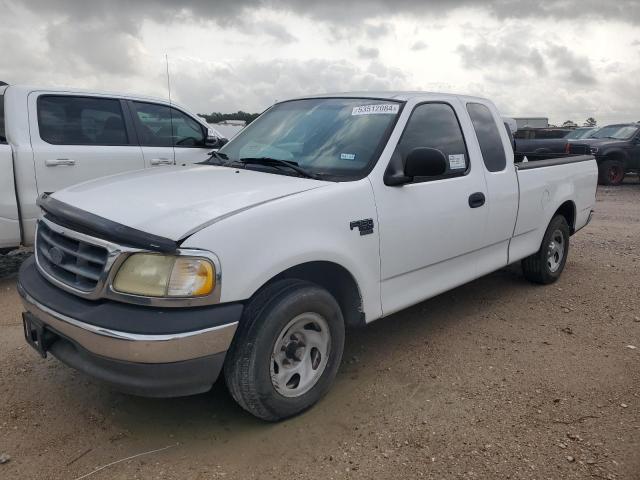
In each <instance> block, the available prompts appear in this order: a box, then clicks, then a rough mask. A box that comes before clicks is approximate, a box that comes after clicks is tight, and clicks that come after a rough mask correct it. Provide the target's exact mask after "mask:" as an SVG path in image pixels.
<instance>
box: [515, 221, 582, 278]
mask: <svg viewBox="0 0 640 480" xmlns="http://www.w3.org/2000/svg"><path fill="white" fill-rule="evenodd" d="M569 234H570V232H569V225H568V224H567V220H566V219H565V218H564V217H563V216H562V215H556V216H555V217H553V219H552V220H551V222H550V223H549V226H548V227H547V231H546V232H545V234H544V237H543V238H542V245H540V250H538V251H537V252H536V253H534V254H533V255H530V256H528V257H527V258H525V259H524V260H522V271H523V273H524V276H525V278H526V279H527V280H529V281H530V282H534V283H540V284H543V285H547V284H549V283H553V282H555V281H556V280H557V279H558V278H560V274H561V273H562V270H564V265H565V263H566V262H567V255H568V254H569Z"/></svg>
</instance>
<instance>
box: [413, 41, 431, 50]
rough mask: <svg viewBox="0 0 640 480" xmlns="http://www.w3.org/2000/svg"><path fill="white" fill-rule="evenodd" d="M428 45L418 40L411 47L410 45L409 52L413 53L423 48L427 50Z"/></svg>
mask: <svg viewBox="0 0 640 480" xmlns="http://www.w3.org/2000/svg"><path fill="white" fill-rule="evenodd" d="M428 46H429V45H427V44H426V43H424V42H423V41H422V40H418V41H417V42H415V43H414V44H413V45H411V50H413V51H419V50H424V49H425V48H427V47H428Z"/></svg>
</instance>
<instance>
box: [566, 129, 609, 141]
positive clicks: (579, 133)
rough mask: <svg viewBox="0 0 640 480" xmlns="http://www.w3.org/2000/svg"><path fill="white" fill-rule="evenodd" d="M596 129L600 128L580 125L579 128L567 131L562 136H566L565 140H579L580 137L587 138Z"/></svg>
mask: <svg viewBox="0 0 640 480" xmlns="http://www.w3.org/2000/svg"><path fill="white" fill-rule="evenodd" d="M598 130H600V128H599V127H580V128H576V129H575V130H573V131H572V132H569V133H568V134H567V135H566V136H565V137H564V138H566V139H567V140H579V139H582V138H589V137H590V136H591V135H593V134H594V133H595V132H597V131H598Z"/></svg>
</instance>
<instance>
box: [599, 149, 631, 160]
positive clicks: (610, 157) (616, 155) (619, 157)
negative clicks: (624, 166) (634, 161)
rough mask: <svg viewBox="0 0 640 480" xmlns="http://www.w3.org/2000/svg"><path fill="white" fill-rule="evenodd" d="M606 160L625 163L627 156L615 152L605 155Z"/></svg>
mask: <svg viewBox="0 0 640 480" xmlns="http://www.w3.org/2000/svg"><path fill="white" fill-rule="evenodd" d="M604 160H605V161H607V160H617V161H619V162H624V161H625V160H626V155H625V154H624V153H623V152H621V151H620V150H614V151H613V152H609V153H607V154H605V156H604Z"/></svg>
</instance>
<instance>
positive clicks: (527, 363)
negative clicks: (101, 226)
mask: <svg viewBox="0 0 640 480" xmlns="http://www.w3.org/2000/svg"><path fill="white" fill-rule="evenodd" d="M571 248H572V250H571V252H570V255H569V262H568V264H567V267H566V270H565V272H564V275H563V277H562V278H561V280H560V281H559V282H558V283H556V284H555V285H552V286H548V287H538V286H533V285H530V284H528V283H527V282H526V281H524V280H523V279H522V277H521V276H520V273H519V270H518V268H515V267H514V268H509V269H505V270H502V271H500V272H497V273H495V274H493V275H490V276H488V277H485V278H482V279H480V280H477V281H475V282H472V283H470V284H468V285H465V286H462V287H460V288H458V289H456V290H454V291H452V292H449V293H447V294H445V295H441V296H439V297H437V298H434V299H432V300H430V301H427V302H424V303H422V304H420V305H417V306H415V307H413V308H411V309H409V310H406V311H404V312H401V313H399V314H396V315H393V316H392V317H390V318H387V319H385V320H382V321H380V322H377V323H375V324H373V325H371V326H370V327H368V328H366V329H364V330H359V331H352V332H350V334H349V335H348V337H347V349H346V352H345V361H344V363H343V365H342V368H341V370H340V373H339V376H338V379H337V382H336V385H335V386H334V388H333V390H332V391H331V392H330V393H329V395H328V396H327V397H326V398H325V399H324V400H323V401H322V402H321V403H320V404H319V405H317V407H316V408H314V409H313V410H311V411H310V412H308V413H306V414H304V415H302V416H300V417H298V418H295V419H293V420H290V421H287V422H284V423H280V424H275V425H272V424H265V423H262V422H260V421H258V420H255V419H254V418H252V417H250V416H249V415H248V414H246V413H244V412H243V411H242V410H240V408H239V407H237V406H236V405H235V404H234V403H233V401H232V400H231V399H230V397H229V395H228V394H227V393H226V392H225V390H224V386H223V385H222V384H219V385H216V386H215V387H214V389H213V391H212V392H210V393H208V394H204V395H199V396H195V397H190V398H182V399H171V400H158V399H154V400H150V399H143V398H135V397H130V396H126V395H121V394H118V393H115V392H112V391H110V390H108V389H107V388H105V387H103V386H101V385H98V384H95V383H93V382H92V381H90V380H88V379H86V378H84V377H83V376H81V375H80V374H78V373H76V372H74V371H72V370H71V369H69V368H67V367H64V366H63V365H61V364H60V363H58V362H57V361H56V360H54V359H52V358H49V359H47V360H42V359H40V358H39V357H38V356H37V355H36V353H35V352H33V351H32V350H31V349H30V348H29V347H27V346H26V345H25V343H24V341H23V338H22V330H21V324H20V316H19V313H20V305H19V301H18V295H17V294H16V292H15V278H5V279H3V280H0V454H2V453H6V454H8V455H9V456H10V457H11V459H10V461H9V462H8V463H5V464H0V478H2V479H14V478H15V479H18V478H19V479H27V478H29V479H31V478H33V479H54V478H55V479H58V478H65V479H72V480H73V479H77V478H85V477H83V475H86V474H89V473H91V472H92V471H93V470H94V469H96V468H97V467H101V466H103V465H107V464H110V463H111V462H116V461H118V460H121V459H125V458H127V457H130V456H133V455H137V454H140V453H144V452H148V451H151V450H156V449H161V448H164V447H169V448H166V449H165V450H162V451H158V452H155V453H149V454H147V455H142V456H139V457H136V458H134V459H130V460H126V461H122V462H120V463H116V464H114V465H111V466H109V467H107V468H105V469H103V470H100V471H98V472H96V473H94V474H93V475H90V477H89V478H91V479H96V480H97V479H125V478H126V479H131V478H144V479H146V478H158V479H162V478H172V479H191V478H194V479H210V478H212V479H214V478H226V479H230V478H241V479H249V478H278V479H293V478H295V479H304V478H322V479H330V478H376V479H379V478H437V479H442V478H486V479H494V478H535V479H558V478H580V479H583V478H591V477H593V478H604V479H613V478H615V479H622V478H625V479H640V287H639V285H640V185H638V183H637V179H633V181H632V182H630V183H628V184H627V185H625V186H623V187H620V188H605V189H603V188H601V189H600V191H599V192H598V206H597V216H596V217H595V219H594V221H593V223H592V224H591V225H590V226H589V227H587V228H586V229H584V230H583V231H581V232H580V233H579V234H578V235H577V236H575V237H573V238H572V245H571ZM632 347H637V348H632Z"/></svg>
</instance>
